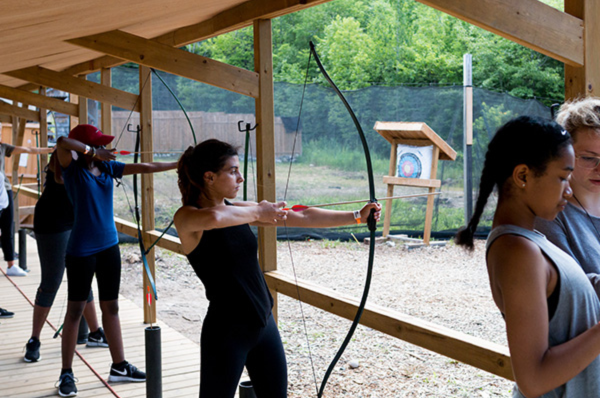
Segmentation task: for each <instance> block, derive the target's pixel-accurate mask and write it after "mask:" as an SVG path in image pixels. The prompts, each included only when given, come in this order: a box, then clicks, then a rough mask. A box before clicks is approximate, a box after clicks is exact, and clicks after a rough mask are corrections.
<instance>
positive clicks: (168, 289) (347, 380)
mask: <svg viewBox="0 0 600 398" xmlns="http://www.w3.org/2000/svg"><path fill="white" fill-rule="evenodd" d="M289 247H290V248H291V255H290V249H289V248H288V243H287V242H278V268H279V270H281V271H282V272H284V273H286V274H289V275H293V272H294V271H293V268H292V263H293V264H294V268H295V271H296V274H297V276H298V278H300V279H304V280H309V281H311V282H314V283H316V284H319V285H321V286H323V287H327V288H330V289H334V290H336V291H338V292H340V293H342V294H345V295H350V296H353V297H357V298H359V297H360V296H361V294H362V292H363V287H364V279H365V273H366V268H367V259H368V246H366V245H364V244H359V243H356V242H337V241H308V242H290V243H289ZM121 250H122V256H123V275H122V284H121V293H122V294H123V295H124V296H126V297H128V298H129V299H132V300H133V301H135V302H136V303H137V304H138V305H140V306H142V305H143V303H144V301H143V290H142V265H141V262H140V258H139V250H138V247H137V245H122V246H121ZM484 250H485V246H484V242H482V241H478V242H476V249H475V251H474V253H473V254H469V253H466V252H465V251H463V250H462V249H460V248H458V247H456V246H454V245H453V244H449V245H447V246H445V247H435V248H434V247H429V248H419V249H412V250H407V249H406V248H405V247H404V246H403V245H401V244H396V245H391V244H385V243H381V244H377V249H376V256H375V268H374V273H373V281H372V285H371V290H370V294H369V301H368V302H369V303H370V304H377V305H380V306H384V307H388V308H391V309H393V310H395V311H399V312H402V313H405V314H408V315H412V316H415V317H418V318H421V319H423V320H427V321H430V322H433V323H436V324H439V325H441V326H444V327H448V328H451V329H454V330H457V331H460V332H463V333H466V334H469V335H472V336H475V337H479V338H482V339H485V340H488V341H491V342H494V343H497V344H502V345H506V334H505V328H504V322H503V320H502V317H501V316H500V313H499V311H498V309H497V308H496V307H495V305H494V303H493V301H492V298H491V293H490V289H489V282H488V277H487V272H486V268H485V261H484ZM157 265H158V270H157V278H156V280H157V289H158V295H159V302H158V318H159V319H161V320H162V321H164V322H165V323H167V324H168V325H169V326H171V327H173V328H175V329H176V330H178V331H179V332H180V333H182V334H183V335H185V336H186V337H188V338H189V339H191V340H193V341H195V342H196V343H199V340H200V329H201V326H202V320H203V318H204V316H205V314H206V309H207V306H208V302H207V300H206V298H205V295H204V288H203V287H202V285H201V283H200V282H199V280H198V278H197V277H196V275H195V273H194V271H193V270H192V268H191V267H190V265H189V264H188V262H187V259H185V258H184V257H183V256H180V255H178V254H174V253H172V252H168V251H165V250H162V249H158V251H157ZM301 310H302V311H301ZM301 312H304V320H303V319H302V316H301ZM350 324H351V322H350V321H348V320H345V319H341V318H339V317H337V316H335V315H332V314H329V313H326V312H324V311H321V310H319V309H316V308H314V307H311V306H309V305H307V304H303V305H302V308H300V304H299V301H298V300H295V299H291V298H288V297H286V296H283V295H279V329H280V332H281V337H282V339H283V342H284V346H285V350H286V356H287V360H288V371H289V397H290V398H300V397H313V396H316V389H317V387H316V385H315V379H316V380H317V382H318V384H319V385H320V382H321V379H322V377H323V375H324V373H325V370H326V369H327V367H328V366H329V363H330V362H331V360H332V359H333V356H334V355H335V353H336V352H337V350H338V348H339V346H340V344H341V343H342V340H343V338H344V337H345V335H346V333H347V331H348V329H349V327H350ZM305 328H306V333H305ZM307 336H308V343H307ZM309 351H310V353H311V354H312V355H309ZM311 357H312V361H311ZM311 363H312V365H311ZM313 365H314V369H315V373H314V374H313V370H312V368H313ZM351 365H352V366H351ZM512 384H513V383H512V382H510V381H508V380H505V379H502V378H500V377H497V376H494V375H492V374H490V373H487V372H485V371H482V370H479V369H476V368H474V367H471V366H469V365H465V364H462V363H459V362H457V361H455V360H452V359H450V358H447V357H444V356H441V355H438V354H436V353H433V352H431V351H427V350H424V349H421V348H419V347H417V346H414V345H411V344H408V343H405V342H404V341H402V340H398V339H396V338H393V337H390V336H387V335H384V334H382V333H380V332H377V331H374V330H372V329H370V328H367V327H364V326H359V327H358V328H357V330H356V333H355V334H354V337H353V339H352V341H351V342H350V344H349V346H348V348H347V349H346V351H345V352H344V355H343V356H342V358H341V360H340V361H339V362H338V364H337V366H336V368H335V370H334V372H333V374H332V375H331V377H330V379H329V382H328V384H327V387H326V389H325V394H324V396H325V397H365V398H366V397H369V398H391V397H510V396H511V391H512Z"/></svg>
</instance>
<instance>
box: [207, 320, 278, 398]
mask: <svg viewBox="0 0 600 398" xmlns="http://www.w3.org/2000/svg"><path fill="white" fill-rule="evenodd" d="M214 312H215V311H211V310H210V309H209V310H208V314H207V315H206V318H205V319H204V324H203V326H202V336H201V338H200V350H201V351H200V366H201V371H200V398H215V397H219V398H233V396H234V395H235V391H236V388H237V386H238V382H239V381H240V377H241V375H242V371H243V370H244V365H245V366H246V369H248V374H249V375H250V380H251V381H252V386H253V388H254V392H255V393H256V396H257V397H258V398H285V397H287V364H286V361H285V353H284V351H283V344H282V343H281V337H280V336H279V331H278V330H277V325H276V324H275V320H274V319H273V315H271V316H270V317H269V319H268V321H267V325H266V326H264V327H262V326H254V325H252V326H250V325H248V324H244V323H239V322H237V323H236V322H235V321H231V320H222V319H219V318H220V317H217V316H215V315H214Z"/></svg>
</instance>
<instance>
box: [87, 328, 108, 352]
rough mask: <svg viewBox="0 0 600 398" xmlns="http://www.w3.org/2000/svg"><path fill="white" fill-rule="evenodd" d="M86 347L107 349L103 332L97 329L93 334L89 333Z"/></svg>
mask: <svg viewBox="0 0 600 398" xmlns="http://www.w3.org/2000/svg"><path fill="white" fill-rule="evenodd" d="M86 345H87V346H88V347H108V342H107V341H106V336H105V335H104V330H102V328H98V330H96V331H95V332H90V334H89V336H88V339H87V344H86Z"/></svg>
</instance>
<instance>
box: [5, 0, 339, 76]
mask: <svg viewBox="0 0 600 398" xmlns="http://www.w3.org/2000/svg"><path fill="white" fill-rule="evenodd" d="M326 1H328V0H308V1H305V0H296V1H294V0H291V1H290V0H250V1H245V0H200V1H198V0H168V1H165V0H126V1H123V0H104V1H97V0H58V1H48V0H30V1H23V0H2V7H1V8H0V11H1V12H0V54H1V56H0V85H5V86H10V87H19V86H21V85H23V84H25V83H26V82H25V81H23V80H19V79H17V78H15V77H14V76H13V77H10V76H7V75H4V74H3V73H6V72H10V71H15V70H19V69H24V68H28V67H33V66H41V67H43V68H47V69H50V70H53V71H66V72H70V74H72V75H78V74H84V73H89V72H91V71H94V70H99V69H100V66H105V67H110V66H114V65H118V64H119V63H124V61H122V60H120V59H117V58H114V57H108V56H103V54H101V53H99V52H96V51H92V50H89V49H85V48H83V47H81V46H77V45H75V44H72V43H69V42H67V40H71V39H75V38H80V37H84V36H89V35H94V34H99V33H104V32H110V31H115V30H119V31H123V32H126V33H130V34H133V35H135V36H139V37H142V38H145V39H156V40H157V41H158V42H160V43H162V44H167V45H169V46H172V47H178V46H182V45H184V44H189V43H193V42H197V41H200V40H204V39H206V38H209V37H213V36H216V35H218V34H222V33H225V32H228V31H232V30H236V29H239V28H241V27H244V26H249V25H251V24H252V22H253V20H255V19H260V18H274V17H277V16H280V15H284V14H287V13H290V12H294V11H298V10H300V9H303V8H308V7H311V6H314V5H316V4H320V3H324V2H326ZM91 61H94V62H91Z"/></svg>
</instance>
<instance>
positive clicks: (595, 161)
mask: <svg viewBox="0 0 600 398" xmlns="http://www.w3.org/2000/svg"><path fill="white" fill-rule="evenodd" d="M575 162H576V163H577V165H578V166H579V167H581V168H582V169H595V168H596V167H598V165H599V164H600V158H599V157H596V156H575Z"/></svg>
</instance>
